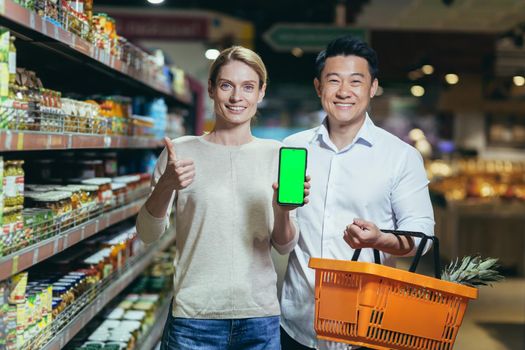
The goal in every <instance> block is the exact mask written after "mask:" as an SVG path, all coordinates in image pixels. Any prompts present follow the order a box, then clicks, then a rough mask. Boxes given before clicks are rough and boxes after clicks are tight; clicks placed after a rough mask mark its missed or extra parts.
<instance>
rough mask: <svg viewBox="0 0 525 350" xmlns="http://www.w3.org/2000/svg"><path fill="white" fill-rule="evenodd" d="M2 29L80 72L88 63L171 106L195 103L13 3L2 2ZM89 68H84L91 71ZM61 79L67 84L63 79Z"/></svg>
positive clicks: (141, 71) (0, 6)
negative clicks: (47, 51)
mask: <svg viewBox="0 0 525 350" xmlns="http://www.w3.org/2000/svg"><path fill="white" fill-rule="evenodd" d="M0 25H3V26H5V27H7V28H9V29H11V30H13V31H14V32H16V33H17V34H18V36H19V37H20V38H21V39H22V40H21V42H23V41H29V42H31V43H38V46H40V47H43V48H46V49H48V50H51V51H54V52H55V53H56V54H59V55H62V56H66V57H68V58H69V59H70V60H72V61H75V62H74V63H75V66H76V67H77V68H78V65H79V63H84V64H86V65H87V66H91V68H92V69H93V70H98V71H102V72H103V73H108V74H110V75H111V74H112V73H113V74H114V75H115V76H114V78H115V80H116V81H120V80H125V83H127V84H128V85H129V84H131V85H135V86H136V85H137V83H138V84H139V85H140V87H141V88H143V89H145V90H149V91H150V92H151V93H152V94H155V95H159V94H162V95H163V96H164V97H166V98H167V99H168V100H170V101H171V102H177V103H182V104H185V105H188V104H191V102H192V101H191V94H187V95H180V94H176V93H175V92H174V91H172V89H171V88H170V87H169V85H168V84H167V83H163V82H160V81H157V80H156V79H154V77H153V76H151V75H148V74H146V72H145V70H143V69H138V68H136V67H133V66H132V65H130V64H128V63H127V62H123V61H121V60H119V59H117V58H115V56H113V55H110V54H109V51H107V50H104V49H98V48H96V47H94V46H93V45H92V44H91V43H90V42H88V41H87V40H84V39H83V38H81V37H79V36H77V35H75V34H73V33H71V32H69V31H66V30H64V29H63V28H61V27H58V26H56V25H54V24H53V23H51V22H49V21H47V20H45V19H44V18H42V17H40V16H39V15H38V14H37V13H36V12H34V11H31V10H28V9H26V8H24V7H22V6H20V5H18V4H16V3H15V2H13V1H12V0H0ZM33 46H34V45H33ZM21 56H24V55H21ZM40 59H44V57H41V56H40ZM79 61H80V62H79ZM86 65H85V66H84V67H83V68H89V67H86ZM88 76H89V75H88ZM61 78H62V80H64V79H63V76H62V77H61ZM65 80H67V79H65ZM73 80H74V79H73ZM101 83H102V82H100V81H99V82H98V85H99V86H100V85H103V84H101Z"/></svg>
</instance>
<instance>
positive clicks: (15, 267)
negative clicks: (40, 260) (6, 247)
mask: <svg viewBox="0 0 525 350" xmlns="http://www.w3.org/2000/svg"><path fill="white" fill-rule="evenodd" d="M19 259H20V256H18V255H15V256H14V257H13V260H11V275H14V274H15V273H17V272H18V260H19Z"/></svg>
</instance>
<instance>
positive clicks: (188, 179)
mask: <svg viewBox="0 0 525 350" xmlns="http://www.w3.org/2000/svg"><path fill="white" fill-rule="evenodd" d="M164 144H165V145H166V150H167V151H168V163H167V164H166V169H165V171H164V173H163V174H162V176H161V180H162V181H163V182H165V183H167V184H169V186H170V187H171V188H173V190H181V189H183V188H186V187H188V186H189V185H190V184H191V183H192V182H193V179H194V177H195V165H194V164H193V160H191V159H185V160H182V159H180V160H179V159H177V155H176V154H175V148H174V147H173V143H172V142H171V140H170V139H169V138H167V137H165V138H164Z"/></svg>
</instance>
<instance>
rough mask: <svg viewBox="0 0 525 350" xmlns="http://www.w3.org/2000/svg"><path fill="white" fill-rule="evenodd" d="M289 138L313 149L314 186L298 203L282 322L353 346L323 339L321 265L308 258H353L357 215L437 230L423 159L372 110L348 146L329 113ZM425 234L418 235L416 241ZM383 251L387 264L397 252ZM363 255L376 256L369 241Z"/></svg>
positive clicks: (311, 339)
mask: <svg viewBox="0 0 525 350" xmlns="http://www.w3.org/2000/svg"><path fill="white" fill-rule="evenodd" d="M284 143H285V144H286V145H288V146H292V147H305V148H306V149H307V150H308V168H307V173H308V174H309V175H310V176H311V181H310V183H311V186H312V187H311V190H310V196H309V200H310V201H309V203H308V204H307V205H305V206H304V207H301V208H298V209H297V219H298V222H299V229H300V237H299V242H298V244H297V246H296V247H295V249H294V250H293V251H292V252H291V253H290V258H289V262H288V268H287V271H286V276H285V280H284V285H283V292H282V297H281V309H282V310H281V311H282V321H281V324H282V326H283V328H284V329H285V330H286V332H287V333H288V334H289V335H290V336H291V337H292V338H294V339H295V340H296V341H298V342H299V343H301V344H303V345H305V346H308V347H312V348H318V349H346V348H348V345H344V344H342V343H328V342H323V341H318V340H317V339H316V335H315V331H314V326H313V325H314V303H315V297H314V286H315V271H314V270H313V269H310V268H309V267H308V261H309V259H310V258H311V257H322V258H331V259H340V260H350V259H351V258H352V254H353V251H354V250H353V249H352V248H351V247H350V246H349V245H348V244H347V243H346V242H345V241H344V240H343V232H344V230H345V228H346V226H347V225H348V224H351V223H352V221H353V220H354V218H361V219H363V220H367V221H371V222H373V223H374V224H375V225H376V226H377V227H379V228H380V229H397V230H406V231H419V232H423V233H426V234H428V235H432V234H433V230H434V215H433V211H432V204H431V202H430V196H429V193H428V179H427V176H426V173H425V169H424V166H423V160H422V158H421V155H420V154H419V152H418V151H417V150H416V149H414V148H413V147H412V146H410V145H408V144H407V143H405V142H403V141H402V140H400V139H399V138H397V137H396V136H394V135H392V134H390V133H388V132H386V131H385V130H383V129H381V128H379V127H377V126H375V125H374V123H373V122H372V120H371V119H370V118H369V116H368V115H367V116H366V120H365V122H364V124H363V126H362V127H361V129H360V130H359V132H358V133H357V135H356V137H355V139H354V140H353V142H352V143H351V144H349V145H348V146H346V147H345V148H343V149H341V150H338V149H337V147H336V146H335V145H334V144H333V143H332V141H331V140H330V138H329V135H328V130H327V128H326V119H325V121H324V122H323V124H322V125H321V126H319V127H316V128H313V129H310V130H306V131H303V132H300V133H297V134H294V135H292V136H290V137H288V138H286V139H285V140H284ZM419 242H420V240H419V239H415V243H416V247H417V245H418V244H419ZM428 246H429V245H428ZM416 247H414V249H413V251H412V252H411V253H410V254H409V255H411V254H413V253H414V252H415V249H416ZM428 248H429V247H427V249H428ZM380 255H381V262H382V263H383V264H385V265H390V266H394V260H393V259H392V257H391V256H390V255H389V254H386V253H383V252H381V254H380ZM359 260H360V261H367V262H373V261H374V257H373V251H372V249H363V250H362V252H361V255H360V257H359Z"/></svg>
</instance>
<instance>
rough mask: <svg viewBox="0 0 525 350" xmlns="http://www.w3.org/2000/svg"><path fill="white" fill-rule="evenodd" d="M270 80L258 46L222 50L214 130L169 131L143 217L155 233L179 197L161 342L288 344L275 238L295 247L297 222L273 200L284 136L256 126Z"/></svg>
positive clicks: (141, 224)
mask: <svg viewBox="0 0 525 350" xmlns="http://www.w3.org/2000/svg"><path fill="white" fill-rule="evenodd" d="M266 80H267V73H266V68H265V66H264V64H263V62H262V60H261V58H260V57H259V56H258V55H257V54H256V53H254V52H253V51H251V50H249V49H246V48H243V47H239V46H235V47H231V48H229V49H226V50H224V51H223V52H222V53H221V54H220V55H219V57H218V58H217V59H216V60H215V62H214V63H213V64H212V66H211V69H210V74H209V81H208V93H209V96H210V98H211V99H212V100H213V102H214V112H215V117H216V123H215V127H214V129H213V131H211V132H210V133H209V134H206V135H203V136H186V137H181V138H178V139H176V140H174V141H170V140H168V139H165V143H166V149H165V150H164V151H163V152H162V154H161V155H160V157H159V160H158V162H157V166H156V168H155V172H154V176H153V181H152V187H153V190H152V192H151V194H150V196H149V198H148V200H147V201H146V203H145V205H144V206H143V207H142V208H141V211H140V213H139V215H138V218H137V232H138V235H139V237H140V238H141V239H142V240H143V241H144V242H146V243H148V242H152V241H154V240H155V239H157V238H158V237H159V236H160V235H161V234H162V233H163V232H164V230H165V228H166V227H167V223H168V215H169V214H168V213H170V211H171V205H172V203H173V201H174V202H175V230H176V246H177V256H176V258H175V264H176V268H175V276H174V298H173V306H172V312H171V315H170V317H168V321H167V322H166V325H165V327H164V334H163V338H162V349H169V350H171V349H177V350H178V349H235V348H239V349H280V342H279V314H280V310H279V303H278V300H277V290H276V274H275V271H274V268H273V263H272V260H271V256H270V246H271V245H273V246H274V247H275V248H276V249H277V250H278V251H279V252H280V253H281V254H284V253H288V252H289V251H291V250H292V249H293V247H294V246H295V244H296V242H297V239H298V229H297V228H296V227H295V224H294V222H293V220H294V218H293V217H291V215H290V209H289V207H281V206H279V205H277V204H276V202H275V193H274V192H275V191H276V189H277V184H276V183H274V181H275V180H276V179H277V168H278V150H279V147H280V146H281V144H280V143H278V142H276V141H271V140H262V139H257V138H255V137H253V136H252V134H251V129H250V121H251V119H252V118H253V116H254V115H255V113H256V111H257V104H258V103H259V102H261V101H262V99H263V97H264V93H265V89H266ZM309 186H310V185H309V183H308V182H306V183H305V197H306V196H307V195H308V191H309ZM307 201H308V200H307V199H306V198H305V202H307Z"/></svg>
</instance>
